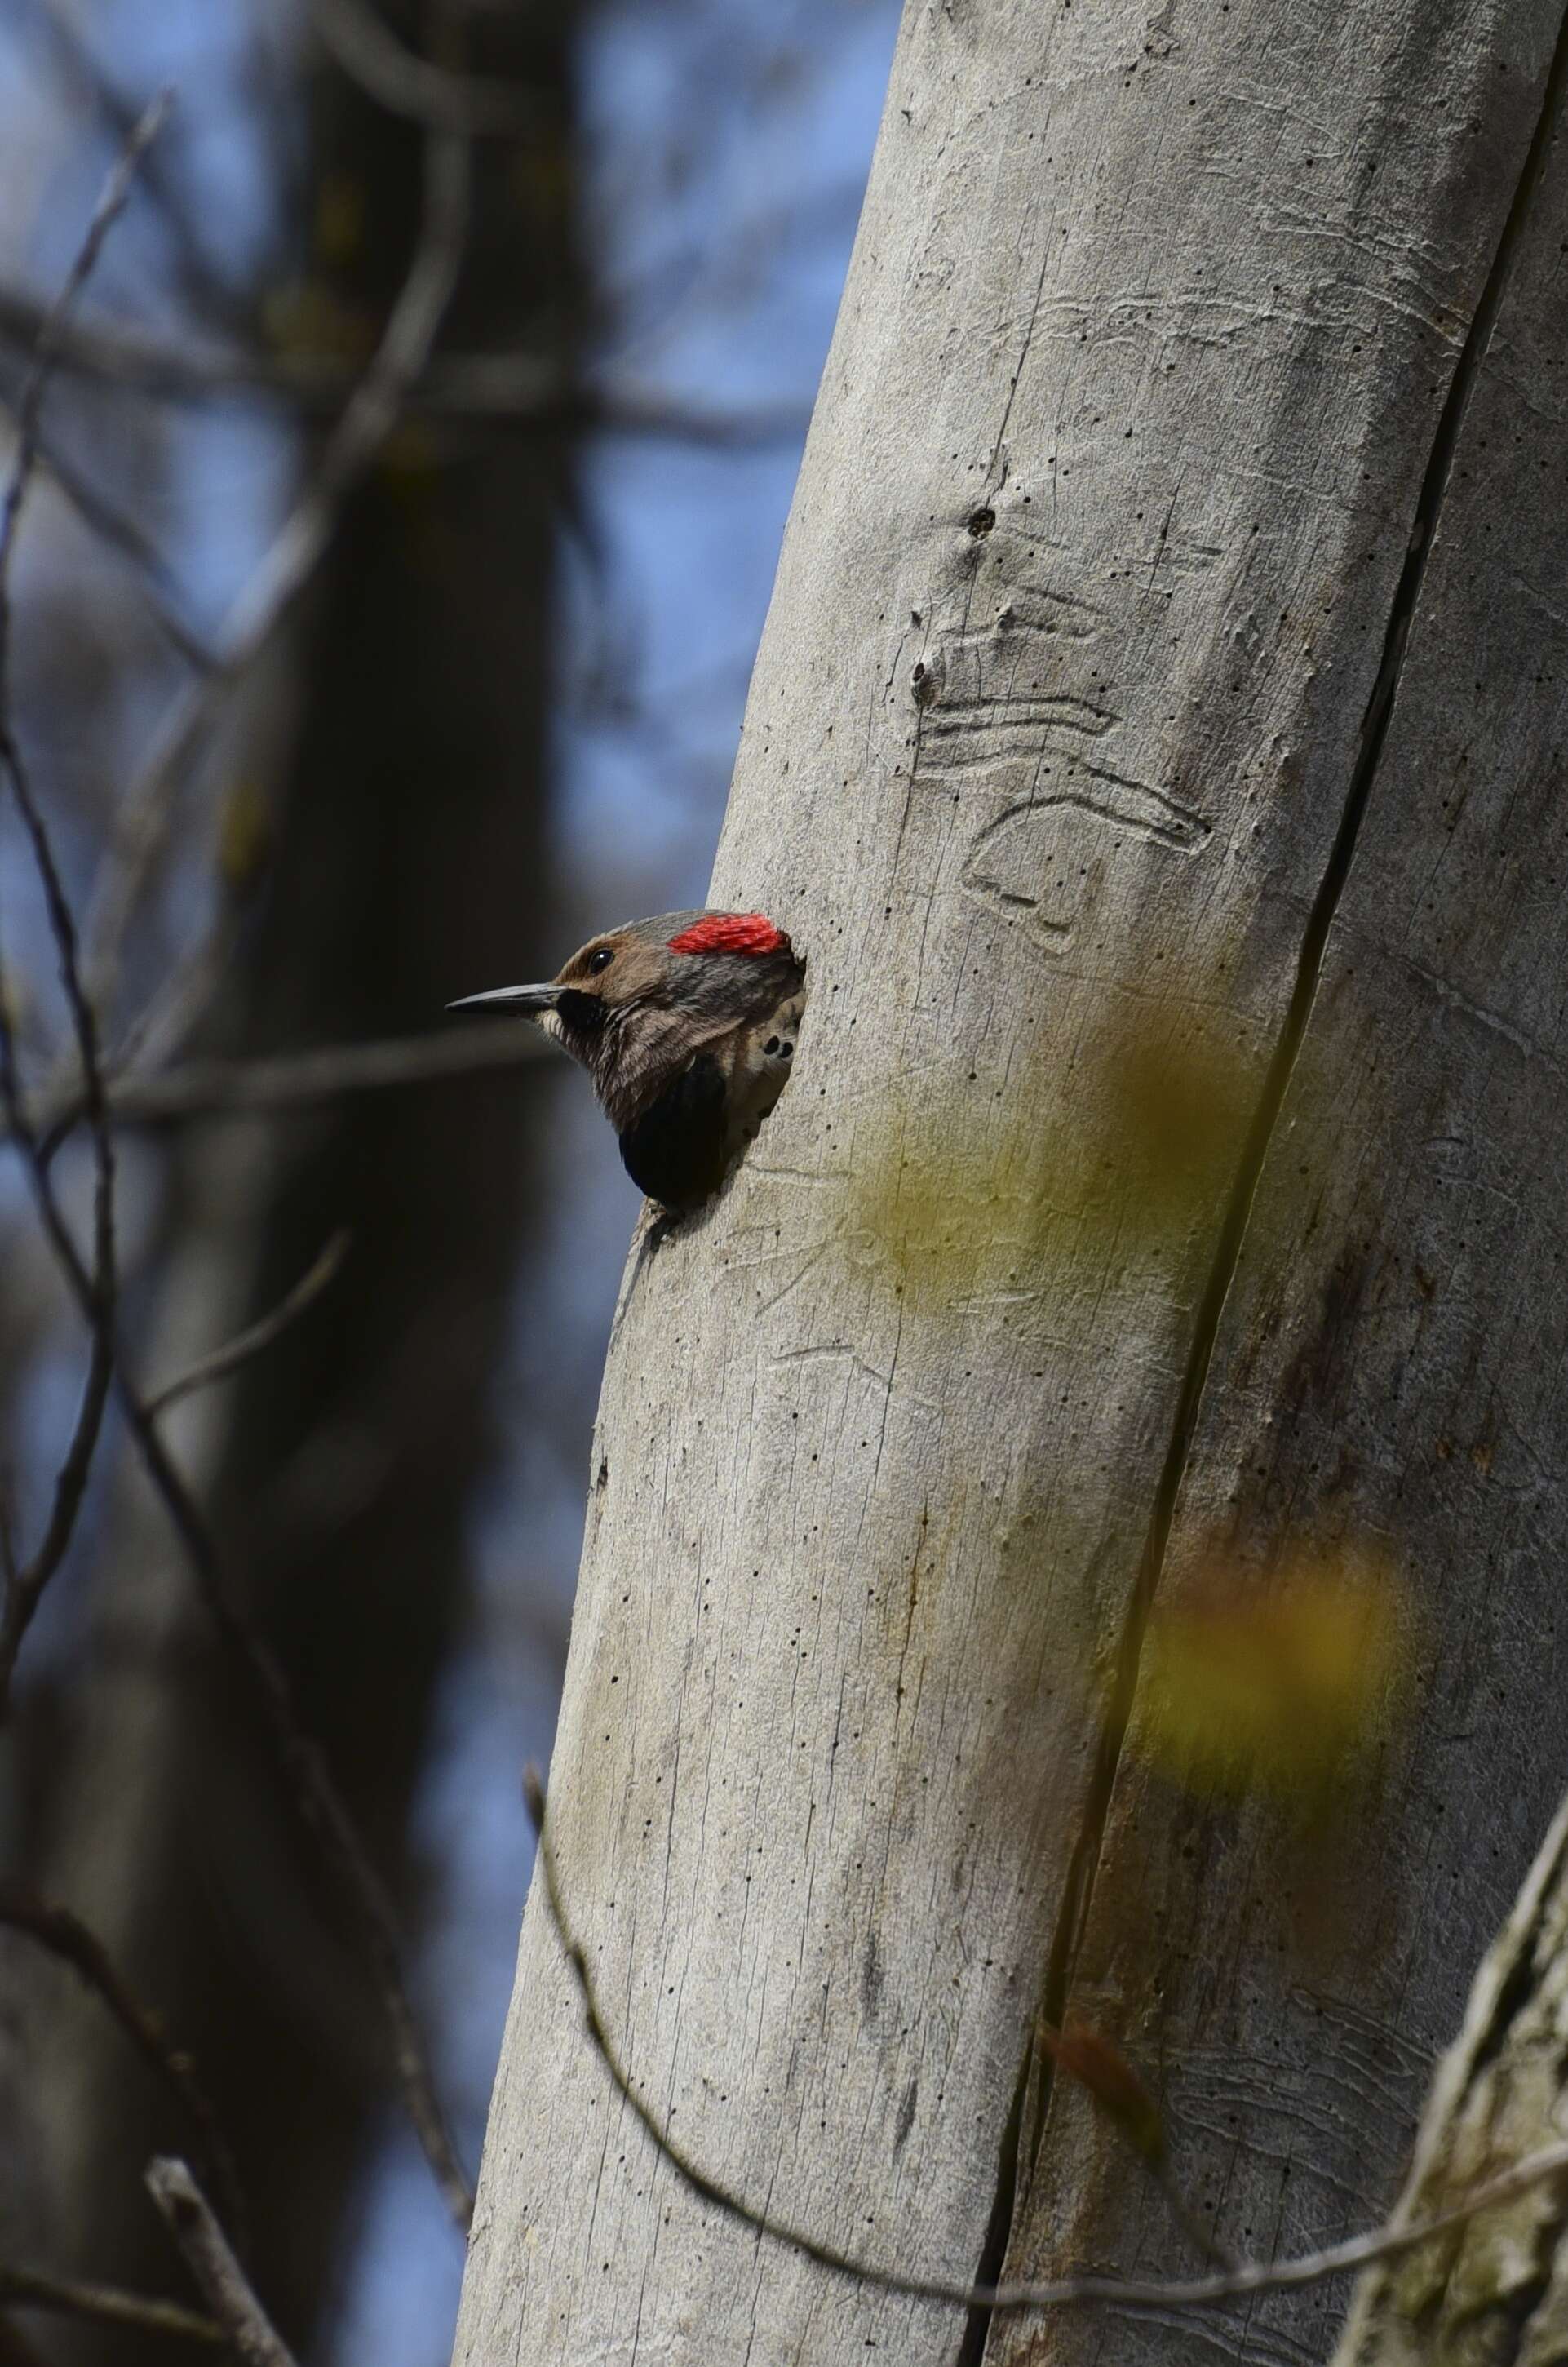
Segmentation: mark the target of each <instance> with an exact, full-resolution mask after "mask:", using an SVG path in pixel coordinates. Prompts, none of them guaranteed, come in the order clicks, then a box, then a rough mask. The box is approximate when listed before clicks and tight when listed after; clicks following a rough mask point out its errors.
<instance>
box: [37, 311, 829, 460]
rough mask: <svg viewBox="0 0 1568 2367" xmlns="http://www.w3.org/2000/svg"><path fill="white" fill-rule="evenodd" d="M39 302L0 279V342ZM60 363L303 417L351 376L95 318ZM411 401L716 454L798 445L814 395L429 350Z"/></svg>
mask: <svg viewBox="0 0 1568 2367" xmlns="http://www.w3.org/2000/svg"><path fill="white" fill-rule="evenodd" d="M43 309H44V308H43V306H42V304H41V303H40V301H39V299H38V297H37V296H35V295H33V294H31V293H30V292H29V291H28V290H27V289H18V288H4V287H0V344H6V345H24V346H25V345H30V344H31V342H32V340H33V338H34V337H35V336H36V335H37V334H38V330H39V323H40V321H41V320H42V318H43ZM59 363H60V367H61V368H62V369H66V370H72V371H74V372H76V373H77V374H78V375H80V376H82V377H85V378H98V379H107V380H108V381H109V382H110V383H111V384H113V385H116V386H120V387H124V388H126V389H127V390H128V391H131V392H133V393H137V394H143V395H148V396H152V397H154V398H156V399H158V400H160V401H163V402H212V401H214V400H216V399H219V398H224V397H227V398H237V397H242V396H243V397H249V398H251V399H252V400H254V401H258V402H285V403H288V405H289V406H290V407H291V408H292V409H294V410H296V411H299V412H302V413H306V414H307V415H317V414H326V415H329V416H330V415H331V414H333V413H335V412H336V411H337V410H338V409H339V407H340V405H341V404H342V402H343V401H344V396H345V395H346V394H347V393H348V392H349V391H350V389H351V388H352V386H353V384H354V376H353V372H352V369H351V368H349V367H348V366H347V365H346V364H345V363H344V361H343V360H342V359H341V358H340V357H337V356H335V355H327V354H309V353H265V352H261V351H258V350H254V349H246V348H243V347H239V346H230V345H223V346H215V345H198V344H194V343H192V342H190V341H188V340H186V339H180V338H170V337H165V336H163V335H161V334H159V333H158V332H157V331H155V330H150V329H142V328H139V327H137V326H135V325H134V324H132V323H120V322H110V321H107V320H105V319H102V318H99V319H96V320H94V321H91V322H78V323H74V324H73V326H72V327H71V328H70V329H69V330H68V331H67V332H65V333H64V334H62V338H61V341H60V355H59ZM406 408H407V409H409V410H410V411H414V412H419V413H423V414H425V415H427V416H430V417H434V418H443V419H452V420H469V421H472V422H474V423H476V424H482V423H485V422H492V423H499V424H502V425H515V426H518V427H522V428H528V429H530V430H533V431H535V432H537V433H544V434H548V435H554V434H558V433H560V432H562V431H568V430H570V431H575V432H578V433H581V432H583V431H586V430H592V429H599V430H602V431H603V432H604V433H606V434H610V435H622V436H652V437H658V438H660V439H663V440H667V441H669V442H671V443H677V444H690V445H694V446H697V447H705V448H710V449H716V450H721V451H727V450H749V449H752V448H755V447H765V446H767V445H771V444H781V443H792V442H795V440H797V439H798V438H799V437H800V436H802V435H803V434H804V433H805V430H806V427H807V423H808V421H809V418H810V405H809V403H805V404H803V403H798V402H779V403H762V404H759V405H757V406H755V407H753V408H751V409H748V410H737V409H720V408H717V407H710V406H708V405H705V404H703V403H701V402H689V401H684V400H682V399H681V398H680V397H678V396H673V395H670V394H666V393H663V392H660V390H659V389H657V388H656V387H649V386H642V385H638V384H637V383H636V382H628V383H623V384H608V385H605V386H604V387H601V388H600V389H598V390H594V389H592V388H591V387H587V388H585V387H584V386H582V385H581V382H579V381H578V380H576V379H571V378H569V377H567V376H564V375H563V374H562V372H561V370H560V369H559V368H558V367H557V366H556V365H555V364H553V363H551V362H548V361H546V360H543V359H541V358H539V357H537V356H536V355H533V354H527V353H518V354H504V353H503V354H444V355H442V356H440V357H435V358H433V359H431V360H430V361H429V362H427V363H426V365H425V366H424V367H423V368H422V369H421V370H420V371H419V372H418V373H417V375H416V376H415V377H414V378H412V379H411V381H410V383H409V386H408V390H407V402H406Z"/></svg>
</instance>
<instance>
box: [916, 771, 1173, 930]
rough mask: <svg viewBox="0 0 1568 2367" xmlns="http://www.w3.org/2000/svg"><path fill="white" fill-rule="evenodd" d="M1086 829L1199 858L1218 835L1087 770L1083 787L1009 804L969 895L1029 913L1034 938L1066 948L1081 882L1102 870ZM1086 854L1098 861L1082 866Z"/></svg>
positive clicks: (1154, 797) (1160, 797)
mask: <svg viewBox="0 0 1568 2367" xmlns="http://www.w3.org/2000/svg"><path fill="white" fill-rule="evenodd" d="M1085 823H1089V824H1091V825H1096V824H1097V825H1099V826H1100V829H1101V830H1105V829H1109V830H1110V831H1111V832H1112V833H1113V839H1112V844H1120V842H1121V841H1122V839H1123V838H1136V839H1143V840H1144V841H1145V842H1146V843H1147V844H1150V845H1154V846H1165V847H1170V848H1172V849H1173V850H1174V851H1175V852H1176V853H1178V854H1180V855H1191V854H1194V853H1195V852H1196V851H1197V849H1198V848H1199V847H1201V845H1203V844H1204V843H1205V841H1206V840H1207V839H1208V838H1209V837H1210V836H1211V834H1212V830H1213V825H1212V824H1211V823H1209V822H1208V821H1205V820H1204V819H1203V817H1202V816H1201V814H1196V813H1193V812H1191V811H1190V810H1189V809H1188V808H1187V807H1186V806H1181V805H1178V804H1177V802H1176V801H1175V799H1174V798H1168V797H1166V796H1165V795H1164V794H1163V793H1162V792H1161V791H1160V790H1158V789H1153V788H1150V787H1149V786H1148V784H1147V783H1146V782H1145V781H1133V780H1128V779H1127V778H1125V777H1124V776H1122V774H1120V773H1111V772H1107V771H1105V770H1104V769H1103V768H1101V767H1100V766H1098V765H1093V764H1089V765H1086V766H1084V767H1083V770H1082V774H1081V776H1080V777H1079V779H1078V780H1077V781H1076V782H1074V783H1072V784H1070V785H1067V786H1064V787H1062V788H1061V789H1059V790H1057V791H1055V793H1054V794H1053V795H1051V796H1049V797H1041V798H1024V799H1023V800H1022V802H1021V804H1019V805H1013V806H1009V808H1008V809H1007V811H1006V812H1005V813H1003V814H1002V815H1001V816H1000V817H999V818H998V820H997V821H994V822H992V823H991V824H990V825H989V827H988V828H987V829H986V830H983V831H982V832H981V833H980V835H979V837H978V838H977V839H976V842H975V844H974V845H973V846H972V847H971V848H970V850H969V854H968V856H967V858H966V859H965V862H964V868H963V870H962V872H961V873H960V875H959V879H960V884H961V886H962V887H963V889H964V893H965V895H968V896H973V897H974V898H975V899H976V901H977V902H979V903H982V904H990V905H993V906H995V907H997V908H998V909H999V910H1000V911H1003V912H1012V913H1014V914H1020V913H1021V914H1023V915H1024V916H1026V918H1027V920H1028V923H1029V926H1030V931H1031V934H1032V935H1033V936H1035V937H1036V938H1037V939H1038V940H1039V941H1041V942H1042V943H1043V944H1045V945H1047V946H1051V947H1052V948H1054V949H1058V948H1060V947H1061V946H1064V945H1065V944H1066V940H1067V939H1068V937H1069V936H1070V935H1071V934H1072V930H1073V924H1074V922H1075V921H1076V919H1077V912H1078V909H1079V904H1080V892H1079V891H1080V889H1081V887H1082V884H1083V883H1084V882H1085V881H1086V880H1088V879H1089V878H1090V876H1091V874H1092V873H1093V871H1094V870H1095V867H1096V866H1095V864H1094V862H1093V860H1092V857H1093V856H1094V855H1099V856H1100V858H1101V860H1102V859H1103V855H1104V853H1105V851H1106V850H1105V849H1104V848H1103V847H1100V848H1089V847H1084V846H1082V845H1081V841H1082V840H1083V838H1084V837H1085V836H1086V835H1089V833H1086V832H1084V830H1083V828H1082V825H1083V824H1085ZM1075 825H1077V828H1075ZM1080 852H1081V853H1083V854H1085V855H1089V856H1090V857H1091V859H1090V860H1088V861H1079V860H1077V856H1078V855H1079V853H1080Z"/></svg>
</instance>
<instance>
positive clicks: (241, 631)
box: [87, 132, 471, 1010]
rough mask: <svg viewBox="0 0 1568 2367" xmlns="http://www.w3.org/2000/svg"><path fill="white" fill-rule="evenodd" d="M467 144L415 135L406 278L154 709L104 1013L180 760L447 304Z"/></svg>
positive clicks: (308, 561) (105, 980) (116, 879)
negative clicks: (287, 491)
mask: <svg viewBox="0 0 1568 2367" xmlns="http://www.w3.org/2000/svg"><path fill="white" fill-rule="evenodd" d="M470 179H471V175H470V169H469V156H468V147H467V145H466V143H465V142H463V141H461V140H459V139H457V138H454V137H451V136H448V135H446V134H444V133H435V132H433V133H432V134H431V135H430V137H429V138H428V139H427V141H426V142H425V165H424V210H423V221H422V224H421V229H420V236H419V243H418V246H417V248H416V251H415V254H414V258H413V261H412V265H411V266H410V268H409V274H408V277H407V278H406V279H405V281H404V282H403V286H402V290H401V292H400V295H399V297H398V300H397V301H396V303H395V304H394V305H393V307H392V311H391V314H390V317H389V320H388V323H387V326H386V328H385V330H384V332H383V334H382V336H381V341H380V344H379V345H378V347H377V349H376V353H375V355H374V357H373V358H372V360H371V362H370V365H369V368H367V370H366V372H365V375H364V377H363V378H362V379H361V380H360V381H359V384H358V386H357V387H356V388H355V392H354V394H353V396H352V398H351V399H350V401H349V403H348V406H347V408H346V409H345V411H344V413H343V416H342V418H341V419H340V420H339V422H338V424H337V425H336V427H335V428H334V429H333V433H332V435H331V436H330V437H329V438H328V441H327V447H326V450H325V452H324V453H323V454H322V456H321V463H320V466H319V467H318V469H317V470H316V473H315V476H314V478H313V480H312V481H311V482H310V485H309V486H308V487H307V488H306V490H305V492H304V493H303V494H302V495H301V496H300V498H299V501H298V502H297V503H296V504H295V505H294V508H293V509H292V511H291V512H290V514H289V515H288V518H287V519H286V520H285V522H284V525H283V527H282V528H281V530H280V531H279V533H278V535H277V536H276V539H275V540H274V542H273V544H272V546H271V548H270V549H269V550H268V551H267V553H266V556H265V558H264V559H263V561H262V562H261V564H260V566H259V567H258V568H257V569H256V570H255V572H254V574H253V575H252V576H251V578H250V581H249V582H248V583H246V585H245V587H244V589H243V591H242V592H241V594H240V595H239V597H238V599H237V600H236V601H235V602H234V604H233V606H232V607H231V609H230V612H229V615H228V617H226V619H225V620H224V625H223V629H222V631H221V633H220V636H219V640H218V645H217V649H216V651H215V657H216V663H215V665H214V668H213V670H212V672H211V673H210V674H209V675H208V676H207V677H206V679H205V680H204V681H202V682H200V683H195V684H192V685H190V687H189V688H188V689H187V691H186V693H185V695H184V696H183V697H180V698H178V699H177V700H176V701H175V704H174V706H173V707H172V708H171V709H170V710H169V712H168V714H167V715H166V716H165V718H164V724H163V727H162V729H161V730H160V732H159V734H158V737H157V740H156V742H155V743H154V745H153V748H152V753H151V754H150V755H149V757H148V759H147V761H146V763H145V764H143V766H142V769H141V776H140V777H139V778H138V780H137V781H136V783H135V784H134V785H133V787H132V788H131V790H130V794H129V796H128V797H127V798H126V800H125V803H124V806H123V807H122V809H121V812H120V815H119V817H118V821H117V826H116V829H115V831H114V833H113V836H112V839H111V843H110V846H109V850H108V854H107V856H106V858H105V866H104V874H103V878H102V880H101V882H100V885H99V888H98V890H97V893H96V898H95V904H94V910H93V912H92V914H91V917H90V919H89V922H88V928H87V942H88V947H89V958H88V978H89V982H90V985H91V989H92V995H93V1000H94V1002H96V1004H97V1005H98V1007H99V1008H100V1009H104V1010H107V1008H108V1005H109V1002H110V1001H111V999H112V995H113V990H114V986H115V983H116V981H117V980H118V971H119V957H120V948H121V946H122V943H123V940H124V936H125V933H126V930H127V929H128V927H129V926H130V921H131V918H132V916H133V914H134V912H135V910H136V906H137V903H138V901H139V900H140V897H141V890H142V888H143V886H144V884H145V882H146V880H147V878H148V875H149V873H150V872H151V870H152V867H153V866H154V864H155V863H156V861H157V858H158V855H159V853H160V851H161V849H162V846H163V844H164V838H165V836H166V834H167V831H168V828H169V824H170V821H171V820H172V818H173V810H174V801H175V796H176V794H177V791H178V787H179V784H180V779H181V776H182V775H183V772H184V768H185V765H186V762H187V761H188V759H189V758H190V757H191V756H192V754H193V753H195V751H196V749H197V747H198V746H199V744H200V743H201V742H202V741H203V739H204V738H205V737H206V735H207V733H208V731H209V730H210V728H211V726H212V725H213V724H214V723H215V721H216V720H217V718H218V716H219V714H220V711H221V709H222V707H223V705H224V702H225V700H226V699H227V697H228V695H229V692H230V690H231V687H232V685H233V684H234V683H235V682H236V681H237V680H238V678H239V677H240V675H241V674H243V673H244V672H245V670H246V669H247V668H248V667H249V666H250V665H251V663H253V662H254V659H255V658H256V657H257V656H258V654H259V653H260V651H262V650H263V648H265V644H266V642H267V641H268V640H269V639H270V638H271V636H272V634H273V632H274V631H275V630H276V627H277V626H278V624H279V622H280V621H281V619H282V618H283V617H284V616H285V615H286V614H287V612H288V609H289V607H290V606H292V604H293V602H294V600H295V599H296V598H297V597H298V595H299V592H300V591H301V590H302V588H303V587H304V585H305V583H307V582H308V581H309V579H310V575H311V573H312V572H313V570H314V568H315V566H316V563H317V561H319V560H320V558H321V553H322V551H323V550H324V549H326V546H327V544H328V542H329V541H330V539H331V538H332V535H333V529H334V527H335V526H336V523H337V518H338V515H339V512H340V510H341V507H342V504H343V503H344V499H345V497H346V496H347V494H348V493H349V492H350V490H351V489H352V487H353V486H354V484H355V481H356V480H357V479H358V478H359V477H360V476H361V475H362V474H363V472H364V470H366V469H367V467H368V465H369V464H370V462H371V461H372V460H373V459H374V458H375V456H376V454H377V452H378V450H379V448H380V446H381V444H382V441H383V439H384V438H385V436H386V435H387V432H388V430H389V428H390V426H391V425H392V424H393V422H394V420H395V419H396V418H397V416H398V413H399V411H400V408H401V405H402V402H403V397H404V394H405V391H406V390H407V389H408V387H409V386H410V385H412V382H413V380H414V379H416V378H417V377H418V375H419V373H420V371H421V369H422V368H423V366H424V363H425V360H426V358H427V357H428V355H429V352H430V348H431V345H432V344H433V342H434V337H435V333H436V331H437V329H438V328H439V326H440V323H441V320H442V316H443V315H444V313H445V312H446V306H447V302H448V300H449V299H450V297H451V294H452V290H453V289H454V288H455V286H456V285H457V272H458V268H459V266H460V264H461V261H462V255H463V249H464V246H465V244H466V243H467V238H468V213H469V198H470Z"/></svg>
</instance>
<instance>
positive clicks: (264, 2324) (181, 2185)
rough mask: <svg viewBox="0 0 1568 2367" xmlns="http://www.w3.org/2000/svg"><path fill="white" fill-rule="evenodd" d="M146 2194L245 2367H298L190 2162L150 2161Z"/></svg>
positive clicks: (164, 2159)
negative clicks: (235, 2254) (191, 2169)
mask: <svg viewBox="0 0 1568 2367" xmlns="http://www.w3.org/2000/svg"><path fill="white" fill-rule="evenodd" d="M147 2191H148V2192H149V2193H150V2194H151V2195H152V2200H153V2202H154V2203H156V2204H157V2206H158V2211H159V2214H160V2216H161V2217H162V2219H163V2222H164V2225H165V2226H166V2227H167V2229H168V2231H169V2233H170V2235H171V2236H172V2237H174V2239H175V2243H176V2244H177V2245H178V2247H179V2248H180V2252H181V2254H182V2256H183V2257H184V2259H185V2264H186V2268H187V2269H188V2270H189V2271H190V2272H191V2275H192V2276H193V2277H194V2279H195V2280H196V2282H197V2285H199V2287H200V2288H201V2291H202V2293H203V2294H204V2295H205V2297H206V2301H207V2305H208V2307H209V2309H210V2310H211V2312H212V2315H213V2316H214V2317H215V2318H216V2319H217V2320H218V2322H219V2324H220V2326H221V2327H222V2328H223V2331H224V2333H225V2335H226V2336H227V2337H228V2339H229V2341H230V2343H231V2346H232V2348H233V2350H235V2351H236V2352H237V2353H238V2355H239V2357H240V2358H241V2359H243V2361H244V2362H245V2367H294V2357H293V2353H292V2352H291V2351H290V2350H289V2349H288V2345H287V2344H286V2343H285V2341H284V2339H283V2338H282V2336H281V2335H280V2334H279V2333H278V2331H277V2328H276V2327H275V2326H274V2325H273V2322H272V2320H271V2318H270V2317H268V2316H267V2314H266V2312H265V2309H263V2307H262V2305H261V2303H260V2302H259V2301H258V2300H257V2299H256V2296H255V2293H254V2290H253V2288H252V2286H251V2283H250V2281H249V2279H248V2278H247V2277H246V2275H245V2272H244V2271H243V2269H242V2268H241V2266H240V2263H239V2261H238V2260H237V2259H235V2258H234V2255H233V2252H232V2251H231V2248H230V2247H229V2244H228V2243H227V2241H226V2240H225V2237H224V2234H223V2230H222V2228H221V2227H220V2225H218V2222H217V2220H216V2219H215V2218H214V2217H213V2215H212V2211H211V2208H210V2206H209V2203H208V2200H207V2197H206V2196H205V2195H204V2194H203V2192H202V2191H201V2189H200V2187H199V2186H197V2182H196V2180H195V2179H194V2178H193V2177H192V2176H191V2174H190V2171H189V2169H187V2168H186V2164H185V2163H184V2162H183V2161H175V2160H172V2159H169V2158H166V2157H161V2158H159V2159H158V2160H156V2161H152V2162H149V2164H148V2166H147Z"/></svg>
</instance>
